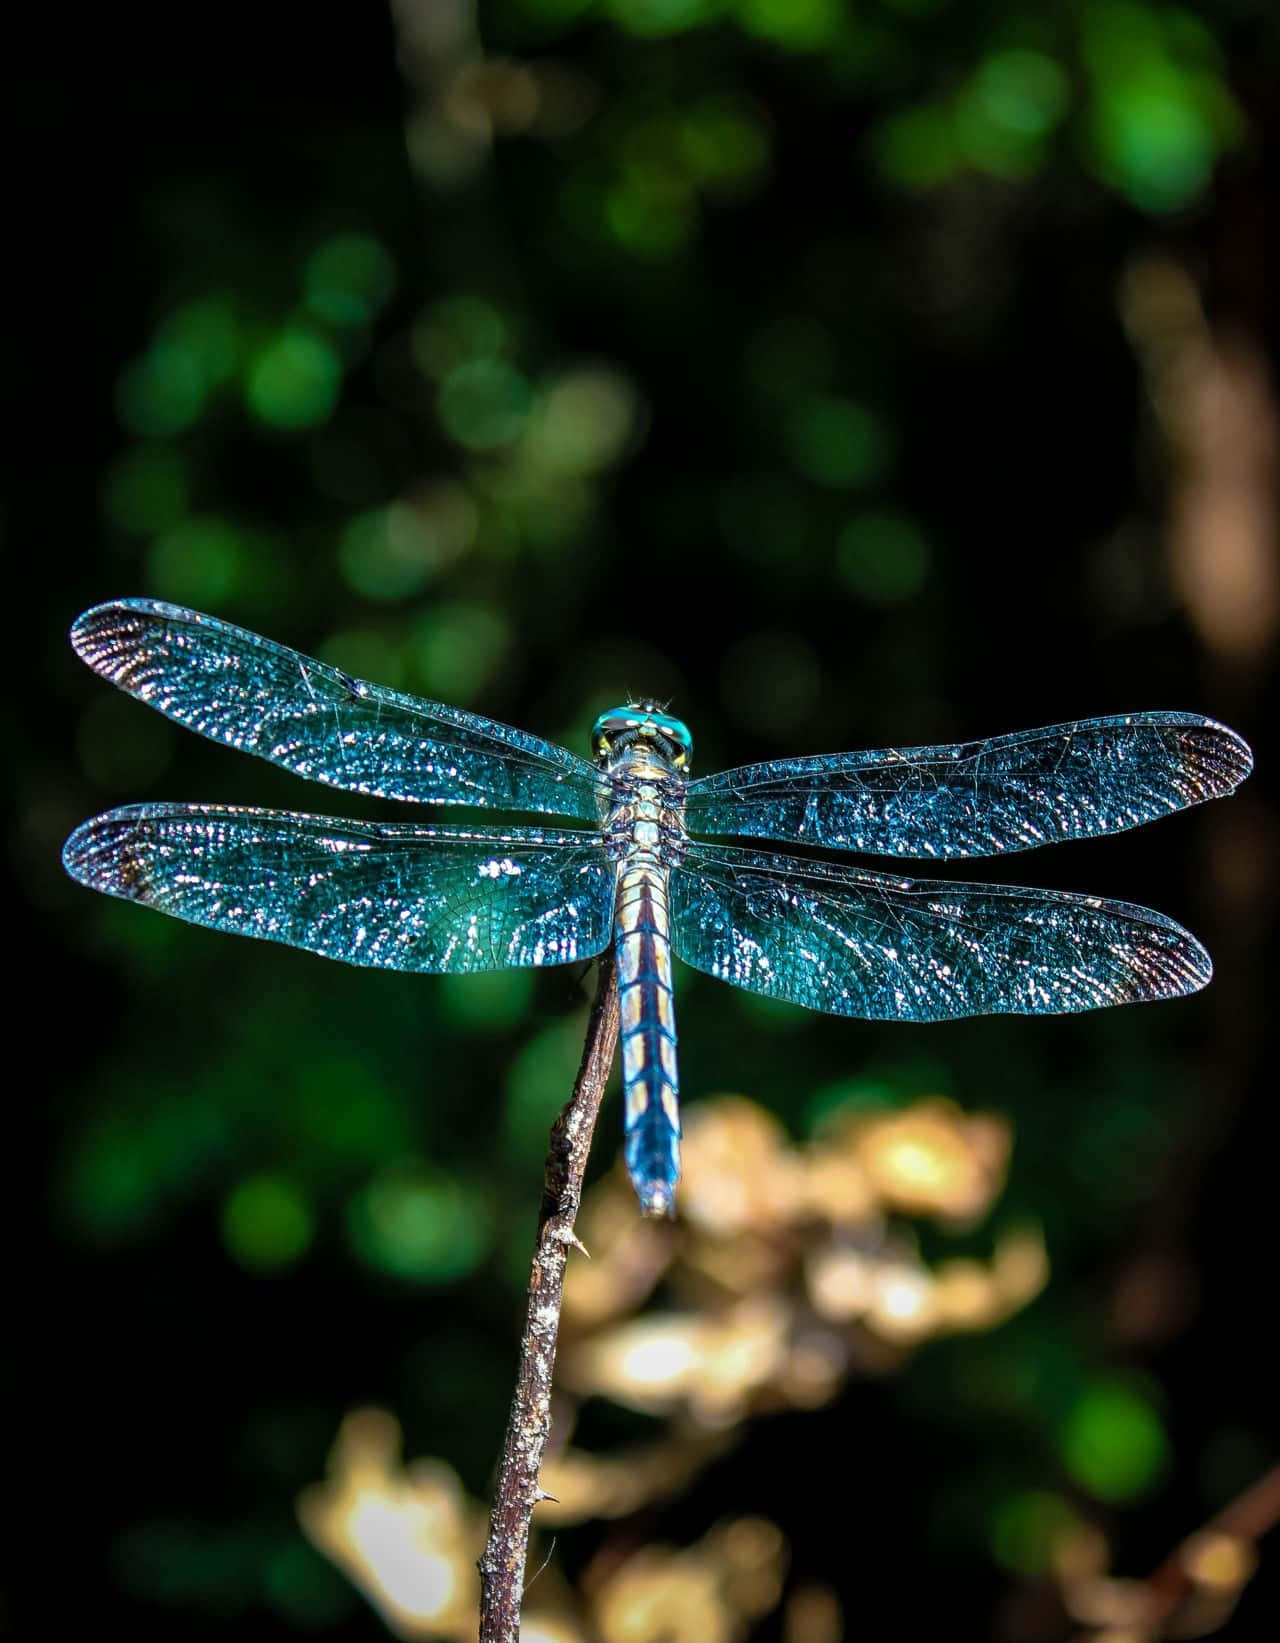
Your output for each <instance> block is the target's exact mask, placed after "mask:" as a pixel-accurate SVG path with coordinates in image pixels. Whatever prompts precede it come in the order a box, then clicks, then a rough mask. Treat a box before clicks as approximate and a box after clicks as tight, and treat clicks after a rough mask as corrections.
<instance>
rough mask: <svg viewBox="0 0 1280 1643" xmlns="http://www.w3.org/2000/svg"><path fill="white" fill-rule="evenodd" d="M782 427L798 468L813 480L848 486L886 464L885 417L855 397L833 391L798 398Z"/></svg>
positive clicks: (862, 481) (840, 487)
mask: <svg viewBox="0 0 1280 1643" xmlns="http://www.w3.org/2000/svg"><path fill="white" fill-rule="evenodd" d="M783 431H784V437H785V441H786V446H787V450H788V453H789V455H790V457H791V460H792V462H793V464H794V465H795V467H796V469H797V470H798V471H799V472H800V473H802V474H803V475H804V476H805V478H806V479H811V480H813V481H814V483H815V484H818V485H826V486H830V487H831V488H832V489H835V490H852V489H854V488H856V487H857V486H860V485H868V484H870V483H871V482H872V481H874V480H876V479H879V478H880V477H881V476H882V475H883V474H884V472H885V470H886V469H887V468H888V465H889V440H888V434H887V432H886V430H885V427H884V423H883V422H882V420H881V419H880V418H879V417H878V416H877V415H876V413H875V412H874V411H872V410H871V409H870V408H869V407H868V406H866V405H862V404H859V403H858V401H857V400H853V399H845V398H841V397H839V396H838V395H835V394H824V395H819V396H817V397H814V398H811V399H805V400H802V401H801V402H800V403H799V404H798V405H796V406H795V407H794V408H793V410H792V411H791V412H790V414H789V416H788V417H787V420H786V422H785V424H784V430H783Z"/></svg>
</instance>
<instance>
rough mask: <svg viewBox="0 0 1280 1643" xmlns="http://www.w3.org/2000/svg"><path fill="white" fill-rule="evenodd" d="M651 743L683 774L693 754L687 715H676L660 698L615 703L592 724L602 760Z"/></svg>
mask: <svg viewBox="0 0 1280 1643" xmlns="http://www.w3.org/2000/svg"><path fill="white" fill-rule="evenodd" d="M637 746H639V747H648V748H652V749H653V751H654V752H655V753H656V754H657V755H658V757H659V758H660V759H663V760H665V761H666V763H667V764H669V765H670V766H671V768H672V769H673V770H678V771H680V772H681V773H682V774H683V773H684V772H686V771H687V770H688V768H689V764H690V761H691V760H692V758H693V737H692V736H691V735H690V734H689V727H688V725H687V724H685V722H684V721H683V719H673V718H672V717H671V716H670V714H667V713H664V712H663V711H662V709H661V707H660V706H659V705H658V703H657V702H649V701H640V702H628V703H627V705H626V706H625V707H611V708H610V709H609V711H608V712H607V713H602V714H601V715H600V717H599V718H598V719H597V720H596V722H595V724H594V725H593V726H592V727H591V750H592V752H593V753H594V754H595V756H596V759H597V760H598V761H599V763H601V764H607V763H608V762H609V760H610V759H612V758H615V757H616V756H617V755H618V754H619V753H621V752H623V751H624V750H625V749H626V748H628V747H637Z"/></svg>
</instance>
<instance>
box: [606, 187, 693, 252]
mask: <svg viewBox="0 0 1280 1643" xmlns="http://www.w3.org/2000/svg"><path fill="white" fill-rule="evenodd" d="M604 214H605V222H606V224H607V225H608V228H609V231H610V233H611V234H612V236H613V238H614V239H615V240H616V241H617V243H618V244H619V245H620V246H622V247H623V249H624V250H627V251H633V252H635V254H636V255H637V256H641V257H651V258H653V259H654V260H655V261H662V260H664V259H666V258H669V257H674V256H677V255H679V253H680V252H681V251H683V250H684V249H685V247H686V246H687V245H688V244H689V243H690V241H691V240H692V239H693V236H694V234H695V232H696V230H697V227H698V201H697V198H696V196H695V194H694V191H693V188H692V186H691V185H690V183H689V181H688V179H687V178H685V177H683V176H680V175H679V174H678V173H677V172H675V171H672V170H670V169H668V168H666V167H664V166H658V165H653V164H642V163H634V164H631V165H628V166H627V168H626V170H625V172H624V173H623V176H622V178H621V180H620V181H619V182H617V183H616V184H615V185H614V187H612V188H611V189H610V190H609V192H608V194H607V195H606V197H605V206H604Z"/></svg>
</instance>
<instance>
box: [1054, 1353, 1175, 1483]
mask: <svg viewBox="0 0 1280 1643" xmlns="http://www.w3.org/2000/svg"><path fill="white" fill-rule="evenodd" d="M1061 1445H1062V1458H1063V1461H1064V1462H1065V1464H1066V1468H1067V1471H1068V1472H1069V1473H1070V1474H1071V1476H1072V1477H1073V1478H1074V1479H1075V1481H1076V1482H1077V1483H1078V1484H1080V1486H1081V1487H1082V1488H1084V1489H1087V1490H1089V1492H1090V1493H1091V1494H1093V1495H1096V1496H1097V1498H1098V1499H1099V1500H1105V1501H1123V1500H1131V1499H1132V1498H1133V1497H1134V1496H1135V1495H1140V1494H1142V1493H1143V1492H1144V1491H1145V1490H1146V1489H1148V1488H1150V1486H1151V1485H1152V1484H1153V1483H1154V1482H1155V1480H1156V1479H1157V1477H1158V1476H1159V1475H1160V1473H1161V1472H1162V1471H1163V1469H1164V1467H1165V1464H1166V1462H1167V1460H1168V1456H1169V1440H1168V1438H1167V1437H1166V1436H1165V1432H1164V1428H1163V1426H1162V1425H1161V1424H1160V1418H1159V1416H1158V1415H1157V1414H1156V1412H1155V1410H1154V1409H1153V1408H1152V1406H1151V1404H1150V1402H1149V1401H1148V1400H1147V1399H1146V1398H1145V1397H1143V1396H1142V1395H1141V1394H1140V1393H1139V1392H1137V1391H1135V1390H1134V1389H1133V1388H1131V1387H1128V1386H1123V1385H1120V1384H1119V1383H1117V1382H1111V1381H1098V1382H1095V1383H1094V1384H1093V1385H1092V1386H1090V1387H1089V1388H1088V1389H1087V1390H1086V1391H1085V1392H1084V1393H1083V1395H1082V1396H1081V1397H1080V1398H1079V1399H1078V1400H1077V1402H1076V1404H1075V1406H1074V1408H1073V1409H1072V1410H1071V1412H1070V1414H1069V1415H1068V1417H1067V1420H1066V1423H1065V1425H1064V1427H1063V1430H1062V1437H1061Z"/></svg>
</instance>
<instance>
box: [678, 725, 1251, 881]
mask: <svg viewBox="0 0 1280 1643" xmlns="http://www.w3.org/2000/svg"><path fill="white" fill-rule="evenodd" d="M1252 768H1253V755H1252V754H1251V753H1250V751H1249V748H1248V747H1247V745H1246V744H1245V743H1244V742H1243V741H1242V740H1241V739H1240V737H1239V736H1237V735H1236V734H1235V732H1234V731H1232V730H1228V729H1227V728H1226V727H1225V726H1224V725H1220V724H1215V723H1214V721H1213V720H1212V719H1203V718H1200V717H1198V716H1197V715H1195V714H1190V713H1131V714H1127V715H1125V716H1124V717H1122V718H1112V719H1082V720H1079V721H1077V722H1076V723H1074V724H1066V725H1051V726H1050V727H1049V728H1048V729H1046V730H1023V731H1018V732H1016V733H1015V734H1013V735H1011V736H996V737H993V738H992V739H991V740H989V741H985V742H965V743H960V744H957V745H953V746H946V747H909V748H901V749H897V748H887V749H883V750H881V751H879V752H873V753H833V754H826V755H819V756H817V757H813V758H804V759H779V760H775V761H774V762H773V763H771V764H757V765H745V766H743V767H741V768H740V769H737V770H722V771H718V772H717V773H716V774H715V775H711V776H704V777H702V778H701V780H699V781H696V782H692V783H691V784H690V786H689V790H688V794H687V798H686V804H685V821H686V824H687V826H688V827H689V830H690V831H691V832H694V833H711V834H737V835H741V836H746V837H752V838H766V839H786V840H799V841H802V842H804V843H806V844H820V845H828V846H833V847H835V848H838V849H842V850H865V851H868V852H870V853H871V854H873V855H882V856H933V857H937V858H938V859H940V860H945V859H947V858H954V857H957V856H994V855H1001V854H1003V853H1004V852H1006V851H1011V850H1029V849H1031V848H1032V847H1033V846H1035V845H1039V844H1052V843H1055V842H1057V841H1059V840H1062V839H1084V838H1093V837H1096V836H1097V835H1099V834H1102V833H1119V832H1122V831H1123V830H1124V829H1126V828H1130V827H1140V826H1141V825H1142V824H1143V823H1144V822H1149V821H1154V820H1155V818H1156V817H1158V816H1165V815H1168V814H1169V812H1170V811H1173V810H1183V809H1185V808H1186V807H1187V806H1189V805H1193V804H1202V803H1204V801H1205V800H1206V799H1216V798H1220V797H1222V795H1224V794H1226V793H1230V792H1232V791H1233V789H1234V788H1236V787H1237V786H1238V785H1239V783H1240V782H1242V781H1243V780H1244V778H1245V777H1246V776H1247V775H1248V774H1249V772H1250V770H1251V769H1252Z"/></svg>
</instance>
